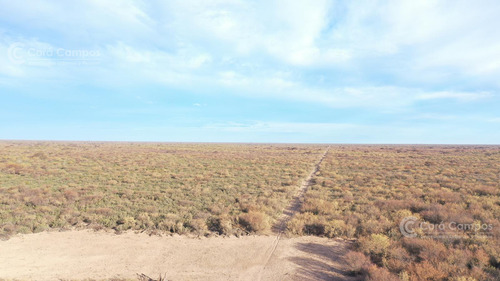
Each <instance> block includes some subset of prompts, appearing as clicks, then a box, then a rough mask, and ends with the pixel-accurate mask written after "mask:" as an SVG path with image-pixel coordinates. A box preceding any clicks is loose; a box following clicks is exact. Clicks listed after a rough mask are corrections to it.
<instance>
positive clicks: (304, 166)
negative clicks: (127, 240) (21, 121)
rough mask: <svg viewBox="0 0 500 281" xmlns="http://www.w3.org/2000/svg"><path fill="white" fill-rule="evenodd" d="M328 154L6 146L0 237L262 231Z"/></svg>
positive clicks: (242, 148) (218, 147) (236, 148)
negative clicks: (74, 231) (72, 231)
mask: <svg viewBox="0 0 500 281" xmlns="http://www.w3.org/2000/svg"><path fill="white" fill-rule="evenodd" d="M323 149H324V147H320V146H302V145H294V146H289V145H232V144H155V143H63V142H61V143H55V142H0V184H1V186H0V235H1V236H3V237H6V236H10V235H13V234H16V233H32V232H33V233H35V232H40V231H44V230H47V229H50V228H56V229H59V228H62V229H68V228H93V229H102V228H106V229H114V230H117V231H124V230H130V229H131V230H147V231H149V232H157V233H178V234H184V233H193V234H197V235H208V234H214V233H217V234H227V235H232V234H234V235H241V234H244V233H249V232H266V231H267V230H268V229H270V224H271V223H272V222H273V221H274V220H275V219H276V218H277V217H278V216H279V215H280V214H281V212H282V210H283V209H284V208H285V207H286V205H287V204H288V202H289V201H290V198H291V197H292V196H293V194H294V192H295V190H296V189H297V186H298V185H299V184H300V183H301V181H302V179H303V178H304V177H306V176H307V174H308V173H309V171H310V169H311V167H313V165H314V163H315V161H316V159H317V157H318V155H320V154H321V153H322V152H323Z"/></svg>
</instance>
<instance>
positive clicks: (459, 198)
mask: <svg viewBox="0 0 500 281" xmlns="http://www.w3.org/2000/svg"><path fill="white" fill-rule="evenodd" d="M324 149H325V146H321V145H264V144H262V145H254V144H244V145H243V144H239V145H236V144H160V143H71V142H67V143H66V142H12V141H9V142H0V236H1V237H9V236H10V235H14V234H16V233H32V232H39V231H44V230H48V229H68V228H94V229H113V230H115V231H118V232H119V231H124V230H138V231H148V232H151V233H179V234H186V233H191V234H195V235H213V234H218V235H241V234H245V233H268V232H269V231H270V228H271V226H272V225H273V224H274V223H275V222H276V220H277V218H279V216H280V214H281V213H282V212H283V210H284V209H285V208H286V206H287V205H288V204H289V203H290V202H291V199H292V197H293V195H294V193H295V192H296V191H297V189H298V187H299V185H300V184H301V182H302V181H303V180H304V179H305V178H306V177H307V174H308V173H309V172H310V171H311V169H312V168H313V166H314V165H315V163H316V162H317V161H318V159H319V157H320V156H321V155H322V154H323V152H324ZM499 183H500V147H499V146H382V145H378V146H367V145H365V146H355V145H334V146H331V148H330V150H329V153H328V154H327V155H326V157H325V158H324V160H323V162H322V163H321V166H320V169H319V171H318V172H317V173H316V174H315V175H314V177H313V179H312V184H311V186H310V187H309V189H308V190H307V192H306V194H305V197H304V202H303V204H302V205H301V209H300V212H299V213H298V214H296V215H295V216H294V217H293V218H292V219H291V220H290V221H289V222H288V225H287V229H288V232H289V233H290V234H295V235H318V236H327V237H332V238H333V237H340V238H347V239H353V241H355V242H354V245H355V247H354V248H353V249H352V252H350V253H349V254H348V255H347V256H346V257H345V260H346V261H347V263H348V265H349V270H350V273H351V274H353V275H358V276H364V277H365V278H366V279H367V280H457V281H458V280H463V281H466V280H467V281H469V280H470V281H471V280H494V279H500V184H499ZM408 219H410V220H412V222H414V223H413V224H412V225H411V227H410V228H408V229H406V228H405V229H404V231H406V232H405V233H403V232H402V231H401V228H400V226H401V223H402V222H404V221H405V220H408ZM450 223H453V224H454V226H455V227H454V228H453V229H452V228H450V227H449V226H450ZM441 225H444V226H448V227H445V228H441V227H440V226H441ZM404 226H405V225H404ZM423 226H425V227H423ZM460 226H462V227H460ZM467 226H469V227H467ZM403 234H406V235H403Z"/></svg>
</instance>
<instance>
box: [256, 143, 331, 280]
mask: <svg viewBox="0 0 500 281" xmlns="http://www.w3.org/2000/svg"><path fill="white" fill-rule="evenodd" d="M329 150H330V146H328V147H327V148H326V150H325V152H324V153H323V155H321V158H320V159H319V160H318V162H316V165H314V168H313V170H312V171H311V172H310V173H309V175H308V176H307V178H306V179H305V180H304V181H303V182H302V184H301V186H300V188H299V189H298V190H297V193H296V194H295V196H294V197H293V198H292V202H291V203H290V205H288V207H287V208H286V209H285V211H283V214H282V215H281V217H280V219H279V220H278V222H277V223H275V224H274V225H273V227H272V231H273V233H275V234H276V239H275V240H274V242H273V245H272V246H271V252H270V254H269V256H268V257H267V259H266V262H265V263H264V266H263V267H262V270H260V272H259V276H258V278H257V280H261V278H262V273H263V272H264V271H265V270H266V267H267V266H268V264H269V262H270V261H271V258H272V257H273V255H274V252H275V251H276V248H278V244H279V242H280V239H281V235H282V234H283V232H284V231H285V230H286V227H287V224H288V222H289V221H290V220H291V219H292V218H293V216H294V215H295V214H296V213H297V212H298V211H299V210H300V207H301V206H302V203H303V201H304V195H305V193H306V191H307V189H308V188H309V187H310V186H311V185H312V183H313V182H312V181H313V177H314V175H315V174H316V173H317V172H318V171H319V168H320V166H321V163H322V162H323V160H324V159H325V157H326V155H327V154H328V151H329Z"/></svg>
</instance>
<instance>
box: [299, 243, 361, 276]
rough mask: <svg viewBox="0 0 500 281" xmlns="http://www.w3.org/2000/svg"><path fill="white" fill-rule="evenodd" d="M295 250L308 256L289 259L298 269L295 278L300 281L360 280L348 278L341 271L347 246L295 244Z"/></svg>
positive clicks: (345, 273) (343, 266) (344, 266)
mask: <svg viewBox="0 0 500 281" xmlns="http://www.w3.org/2000/svg"><path fill="white" fill-rule="evenodd" d="M296 248H297V249H298V250H300V251H302V252H306V253H308V254H309V256H310V258H303V257H292V258H290V260H291V261H292V262H293V263H295V264H296V265H298V267H299V269H298V270H297V277H299V278H300V280H361V279H358V278H354V277H352V276H349V275H348V274H347V272H345V271H344V270H343V269H345V268H346V265H345V261H344V259H343V257H344V256H345V254H346V253H347V246H340V245H338V246H332V245H322V244H317V243H297V245H296Z"/></svg>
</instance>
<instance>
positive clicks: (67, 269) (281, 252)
mask: <svg viewBox="0 0 500 281" xmlns="http://www.w3.org/2000/svg"><path fill="white" fill-rule="evenodd" d="M346 246H347V242H343V241H340V240H339V241H336V240H331V239H326V238H319V237H297V238H284V237H281V238H280V239H277V237H276V236H247V237H240V238H236V237H211V238H189V237H184V236H163V237H160V236H148V235H146V234H135V233H132V232H127V233H123V234H120V235H116V234H113V233H109V232H94V231H91V230H81V231H66V232H42V233H37V234H27V235H18V236H15V237H12V238H11V239H9V240H7V241H0V279H1V278H7V279H22V280H59V279H71V280H74V279H87V278H92V279H110V278H131V279H135V278H136V277H137V274H138V273H143V274H146V275H148V276H150V277H155V278H157V277H158V275H159V274H164V275H165V274H166V276H167V279H168V280H349V278H348V277H346V276H344V274H343V272H342V269H343V268H344V265H343V261H342V257H343V256H344V254H345V251H346Z"/></svg>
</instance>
